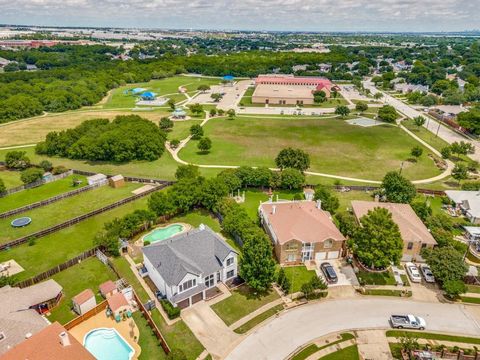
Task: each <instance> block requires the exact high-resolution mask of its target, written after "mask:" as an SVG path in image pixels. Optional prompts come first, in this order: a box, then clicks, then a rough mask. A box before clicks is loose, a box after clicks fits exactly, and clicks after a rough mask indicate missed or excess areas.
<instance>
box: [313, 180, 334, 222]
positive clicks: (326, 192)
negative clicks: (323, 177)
mask: <svg viewBox="0 0 480 360" xmlns="http://www.w3.org/2000/svg"><path fill="white" fill-rule="evenodd" d="M314 199H315V200H320V201H321V202H322V209H323V210H326V211H328V212H329V213H331V214H332V215H333V214H335V212H336V211H337V209H338V208H339V206H340V201H339V200H338V197H337V196H336V195H335V194H334V192H333V191H332V190H331V189H329V188H327V187H326V186H324V185H317V186H316V187H315V196H314Z"/></svg>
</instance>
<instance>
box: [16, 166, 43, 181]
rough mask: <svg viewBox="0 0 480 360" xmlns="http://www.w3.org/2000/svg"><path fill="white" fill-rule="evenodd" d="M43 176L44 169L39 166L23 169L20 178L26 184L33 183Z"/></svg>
mask: <svg viewBox="0 0 480 360" xmlns="http://www.w3.org/2000/svg"><path fill="white" fill-rule="evenodd" d="M42 176H43V170H42V169H38V168H30V169H26V170H23V171H22V174H21V175H20V179H21V180H22V182H23V183H24V184H31V183H33V182H35V181H38V180H40V179H41V178H42Z"/></svg>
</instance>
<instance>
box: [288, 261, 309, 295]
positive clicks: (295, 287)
mask: <svg viewBox="0 0 480 360" xmlns="http://www.w3.org/2000/svg"><path fill="white" fill-rule="evenodd" d="M283 269H284V270H285V276H286V277H287V278H288V279H289V280H290V284H291V288H290V293H292V294H293V293H296V292H299V291H300V289H301V287H302V285H303V284H306V283H308V282H309V281H310V280H311V279H312V277H315V276H317V274H316V273H315V271H314V270H307V268H306V267H305V266H304V265H300V266H286V267H284V268H283Z"/></svg>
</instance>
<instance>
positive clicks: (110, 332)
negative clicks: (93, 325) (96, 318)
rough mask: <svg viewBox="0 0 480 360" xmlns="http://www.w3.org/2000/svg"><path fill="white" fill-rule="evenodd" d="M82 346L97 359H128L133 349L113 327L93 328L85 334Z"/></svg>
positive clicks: (131, 355) (133, 351)
mask: <svg viewBox="0 0 480 360" xmlns="http://www.w3.org/2000/svg"><path fill="white" fill-rule="evenodd" d="M83 346H85V348H86V349H87V350H88V351H90V353H91V354H92V355H93V356H95V358H96V359H97V360H113V359H115V360H130V359H131V358H132V357H133V354H134V353H135V350H133V348H132V347H131V346H130V345H129V344H128V343H127V342H126V341H125V339H124V338H123V337H122V336H121V335H120V334H119V333H118V331H117V330H115V329H107V328H99V329H94V330H92V331H90V332H89V333H87V335H85V338H84V339H83Z"/></svg>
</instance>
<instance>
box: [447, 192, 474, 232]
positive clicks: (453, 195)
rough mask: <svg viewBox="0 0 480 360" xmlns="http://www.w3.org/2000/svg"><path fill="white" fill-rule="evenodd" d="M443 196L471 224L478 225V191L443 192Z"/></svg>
mask: <svg viewBox="0 0 480 360" xmlns="http://www.w3.org/2000/svg"><path fill="white" fill-rule="evenodd" d="M445 194H446V195H447V196H448V198H449V199H450V200H452V201H453V202H454V203H455V205H456V207H457V208H458V209H459V210H460V211H461V212H462V213H463V214H464V215H465V216H466V217H467V219H468V220H469V221H470V222H471V223H472V224H480V196H479V195H478V194H479V192H478V191H464V190H445Z"/></svg>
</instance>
